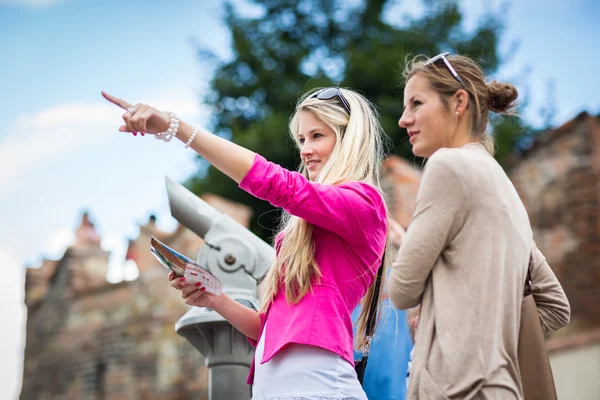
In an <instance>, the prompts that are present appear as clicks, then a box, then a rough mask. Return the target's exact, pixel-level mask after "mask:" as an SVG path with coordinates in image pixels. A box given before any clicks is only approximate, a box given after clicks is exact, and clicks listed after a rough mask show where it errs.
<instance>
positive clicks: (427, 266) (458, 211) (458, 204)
mask: <svg viewBox="0 0 600 400" xmlns="http://www.w3.org/2000/svg"><path fill="white" fill-rule="evenodd" d="M438 153H439V155H438ZM444 153H445V152H444V150H438V152H436V153H435V154H434V155H433V156H432V157H431V158H430V159H429V161H428V162H427V166H426V167H425V172H424V174H423V178H422V180H421V185H420V187H419V193H418V195H417V203H416V207H415V212H414V215H413V219H412V221H411V223H410V225H409V227H408V230H407V232H406V234H405V236H404V238H403V239H402V245H401V246H400V249H399V250H398V253H397V255H396V259H395V260H394V262H393V263H392V267H391V272H390V275H389V278H388V279H389V281H388V285H387V291H388V296H389V299H390V301H391V302H392V304H393V305H394V306H395V307H396V308H400V309H407V308H411V307H414V306H416V305H417V304H419V303H420V302H421V297H422V295H423V291H424V290H425V284H426V281H427V279H428V277H429V275H430V273H431V270H432V269H433V266H434V264H435V261H436V260H437V259H438V257H440V255H441V254H442V252H443V250H444V249H445V248H446V246H447V245H448V243H449V242H450V240H451V239H452V238H453V237H454V236H455V235H456V233H457V232H458V231H459V229H460V227H461V225H462V223H463V221H464V219H465V214H466V211H465V210H467V209H468V204H467V202H468V198H469V196H468V193H467V192H466V189H465V188H464V187H463V183H462V180H461V179H459V176H458V175H457V173H456V171H455V170H454V168H456V167H455V163H454V162H452V160H451V159H448V155H449V154H444Z"/></svg>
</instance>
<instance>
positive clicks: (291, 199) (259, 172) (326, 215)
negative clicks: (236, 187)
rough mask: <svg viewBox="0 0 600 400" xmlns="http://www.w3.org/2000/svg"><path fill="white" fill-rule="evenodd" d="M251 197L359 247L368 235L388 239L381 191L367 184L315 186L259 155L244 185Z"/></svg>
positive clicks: (242, 185)
mask: <svg viewBox="0 0 600 400" xmlns="http://www.w3.org/2000/svg"><path fill="white" fill-rule="evenodd" d="M240 187H241V188H242V189H244V190H245V191H247V192H248V193H250V194H252V195H254V196H255V197H258V198H259V199H262V200H266V201H268V202H269V203H271V204H272V205H273V206H275V207H281V208H283V209H284V210H285V211H287V212H289V213H290V214H292V215H294V216H296V217H299V218H302V219H304V220H305V221H307V222H309V223H311V224H313V225H315V226H318V227H320V228H323V229H326V230H328V231H331V232H333V233H335V234H337V235H338V236H340V237H342V238H344V239H345V240H348V241H349V242H351V243H352V242H354V243H356V242H357V241H359V240H361V241H362V240H364V239H365V234H366V233H368V232H371V233H377V234H378V235H379V236H381V237H385V234H386V226H387V215H386V209H385V204H384V201H383V197H382V195H381V193H380V192H379V190H377V188H375V187H374V186H372V185H369V184H367V183H364V182H348V183H344V184H340V185H324V184H319V183H315V182H311V181H309V180H308V179H306V178H305V177H304V176H303V175H302V174H300V173H298V172H292V171H289V170H287V169H285V168H283V167H281V166H279V165H277V164H274V163H271V162H268V161H267V160H265V159H264V158H263V157H262V156H260V155H258V154H257V155H256V157H255V159H254V163H253V164H252V167H251V168H250V171H249V172H248V174H246V176H245V177H244V179H242V181H241V182H240Z"/></svg>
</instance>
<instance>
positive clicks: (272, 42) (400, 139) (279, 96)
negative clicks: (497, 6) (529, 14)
mask: <svg viewBox="0 0 600 400" xmlns="http://www.w3.org/2000/svg"><path fill="white" fill-rule="evenodd" d="M251 3H253V4H254V5H256V6H257V7H259V8H261V9H262V12H261V15H259V16H257V17H256V16H255V17H243V16H240V15H237V14H236V11H235V9H234V7H233V6H231V5H227V6H226V17H225V22H226V24H227V26H228V27H229V28H230V31H231V34H232V49H233V52H234V57H233V58H232V59H231V60H228V61H219V62H218V65H217V66H216V71H215V73H214V76H213V78H212V80H211V85H210V86H211V90H210V92H209V94H208V95H207V96H206V98H205V99H204V101H205V102H206V103H207V104H208V105H210V106H211V107H212V108H213V110H214V120H213V121H212V122H213V128H214V131H215V132H216V133H217V134H219V135H222V136H224V137H227V138H230V139H231V140H233V141H234V142H236V143H238V144H240V145H242V146H245V147H247V148H249V149H251V150H254V151H257V152H259V153H260V154H262V155H263V156H265V157H266V158H267V159H268V160H270V161H273V162H275V163H278V164H280V165H282V166H284V167H286V168H288V169H295V168H296V167H297V165H298V162H299V155H298V152H297V150H296V149H295V145H294V143H293V141H292V140H291V138H289V135H288V126H287V124H288V121H289V117H290V115H291V113H292V111H293V108H294V105H295V102H296V100H297V99H298V96H299V95H300V94H301V93H303V92H305V91H307V90H308V89H310V88H313V87H322V86H332V85H339V86H341V87H350V88H352V89H355V90H358V91H360V92H362V93H363V94H364V95H365V96H366V97H367V98H369V99H370V100H371V101H372V102H374V104H376V105H377V107H378V109H379V111H380V114H381V119H382V124H383V128H384V130H385V132H386V133H387V135H388V136H389V137H390V138H391V143H393V146H394V148H393V149H390V152H391V153H395V154H397V155H399V156H402V157H406V158H409V159H413V158H414V156H413V155H412V153H411V149H410V144H409V142H408V140H407V136H406V132H405V131H404V130H401V129H400V128H399V127H398V124H397V123H398V119H399V117H400V115H401V114H402V105H403V87H402V83H403V79H402V70H403V67H404V63H405V62H406V61H407V60H408V59H410V58H412V57H414V56H415V55H418V54H427V55H435V54H438V53H440V52H442V51H452V52H455V53H460V54H464V55H468V56H470V57H472V58H474V59H476V60H478V61H479V62H480V64H481V65H482V67H483V68H484V70H485V72H486V73H492V72H494V71H495V70H496V69H497V68H498V66H499V63H500V56H499V51H498V41H499V37H500V35H501V33H502V20H501V18H500V17H498V16H494V15H490V16H487V17H485V18H483V19H482V20H481V21H479V23H478V25H477V27H476V28H475V29H474V30H472V31H469V32H467V31H465V29H464V28H463V25H462V19H463V16H462V14H461V12H460V10H459V8H458V5H457V4H456V3H455V2H452V1H450V2H449V1H445V2H439V3H438V2H431V1H425V7H426V12H425V13H424V16H423V17H419V18H413V19H410V20H408V21H407V22H404V23H402V24H398V23H390V22H389V19H392V20H393V19H395V18H396V17H400V15H398V16H396V15H394V14H395V13H394V11H393V8H394V7H393V6H394V3H395V2H389V1H386V0H364V1H363V2H362V3H361V4H358V5H353V6H349V5H347V4H348V2H344V1H335V0H320V1H319V0H262V1H258V0H255V1H252V2H251ZM440 3H441V4H442V5H439V4H440ZM384 17H385V18H384ZM201 55H202V57H203V58H205V57H206V52H205V51H202V52H201ZM210 59H214V57H212V58H210ZM494 126H495V129H496V130H497V132H499V134H500V136H498V137H497V140H498V142H499V144H500V151H499V153H498V155H499V157H504V156H505V155H506V154H507V152H509V151H510V149H512V148H513V146H514V145H515V143H517V142H518V140H519V135H520V134H521V132H524V128H523V127H522V121H521V120H520V119H518V118H504V119H502V120H499V121H496V123H495V124H494ZM415 165H420V162H419V161H417V162H415ZM199 171H200V172H199V174H197V176H195V177H194V178H192V179H190V181H189V182H187V184H188V187H190V188H191V190H193V191H194V192H196V193H202V192H212V193H215V194H218V195H221V196H224V197H226V198H230V199H232V200H235V201H238V202H241V203H244V204H247V205H249V206H250V207H251V208H252V209H253V210H254V213H255V216H254V220H253V222H252V226H251V229H252V230H253V231H254V232H255V233H257V234H258V235H259V236H261V237H263V238H265V239H268V238H270V237H271V236H272V233H273V232H272V230H273V228H274V227H275V224H276V221H277V213H276V212H271V211H274V210H273V209H272V207H271V206H270V205H269V204H267V203H266V202H263V201H260V200H257V199H255V198H253V197H252V196H250V195H248V194H246V193H245V192H243V191H241V190H240V189H239V188H238V187H237V185H236V184H235V182H233V181H231V180H230V179H228V178H226V177H225V176H224V175H223V174H221V173H220V172H219V171H218V170H216V169H215V168H212V167H210V166H206V165H201V167H200V170H199ZM265 213H267V214H265Z"/></svg>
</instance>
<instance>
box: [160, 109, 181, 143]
mask: <svg viewBox="0 0 600 400" xmlns="http://www.w3.org/2000/svg"><path fill="white" fill-rule="evenodd" d="M165 114H167V115H168V116H169V129H167V130H166V132H160V133H157V134H156V135H154V137H155V138H157V139H158V140H162V141H163V142H165V143H168V142H170V141H171V139H173V138H174V137H175V135H176V134H177V130H178V129H179V117H178V116H177V114H175V113H174V112H171V111H165Z"/></svg>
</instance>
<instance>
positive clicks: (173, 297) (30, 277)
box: [21, 196, 251, 400]
mask: <svg viewBox="0 0 600 400" xmlns="http://www.w3.org/2000/svg"><path fill="white" fill-rule="evenodd" d="M203 199H204V200H205V201H206V202H207V203H209V204H211V205H212V206H213V207H215V208H216V209H218V210H220V211H221V212H226V213H228V214H229V215H230V216H231V217H233V218H234V219H236V220H237V221H238V222H239V223H241V224H243V225H244V226H248V224H249V220H250V216H251V210H250V209H248V208H247V207H245V206H242V205H239V204H235V203H232V202H229V201H226V200H224V199H221V198H218V197H216V196H203ZM151 236H155V237H156V238H157V239H159V240H161V241H162V242H164V243H166V244H167V245H169V246H171V247H173V248H175V249H177V250H178V251H180V252H182V253H183V254H186V255H188V256H190V257H192V258H194V257H195V255H196V254H197V252H198V249H199V248H200V246H201V245H202V243H203V242H202V240H201V239H200V238H199V237H197V236H196V235H195V234H193V233H192V232H191V231H189V230H187V229H186V228H184V227H182V226H179V227H178V228H177V229H176V230H175V231H174V232H172V233H166V232H161V231H159V230H158V229H157V228H156V225H155V219H154V218H152V217H151V218H150V220H149V221H148V223H147V224H145V225H143V226H141V227H140V235H139V237H138V238H137V239H135V240H133V241H131V242H130V245H129V249H128V252H127V258H128V260H129V262H132V261H134V262H136V264H137V266H138V269H139V277H138V278H137V279H136V280H134V281H123V282H119V283H109V282H108V281H107V280H106V275H107V272H108V256H109V254H108V253H107V252H106V251H104V250H103V249H102V248H101V247H100V237H99V236H98V234H97V233H96V231H95V229H94V227H93V224H92V223H91V222H90V221H89V219H88V217H87V215H85V214H84V216H83V220H82V223H81V226H80V227H79V228H78V229H77V234H76V237H77V239H76V242H75V243H74V244H73V245H72V246H70V247H69V248H68V249H67V250H66V252H65V254H64V256H63V257H62V258H61V259H60V260H57V261H50V260H47V261H44V262H43V265H42V266H41V268H37V269H28V270H27V274H26V280H25V302H26V305H27V310H28V318H27V328H26V335H27V338H26V346H25V358H24V372H23V388H22V391H21V399H24V400H25V399H165V400H166V399H205V398H208V397H207V382H208V375H207V369H206V367H205V366H204V359H203V357H202V356H201V354H200V353H198V352H197V351H196V349H195V348H194V347H193V346H192V345H191V344H190V343H189V342H188V341H187V340H186V339H184V338H182V337H180V336H179V335H177V333H176V332H175V329H174V325H175V322H176V321H177V320H178V319H179V318H180V317H181V316H182V315H183V314H184V313H185V312H186V311H187V310H188V307H189V306H187V305H186V304H185V303H184V302H183V301H182V300H181V298H180V293H179V292H177V291H175V290H173V289H172V288H171V287H170V285H169V284H168V281H167V274H168V271H167V270H166V269H165V268H164V267H162V266H161V265H160V264H159V263H158V262H157V261H156V260H155V259H154V256H153V255H152V254H151V253H150V251H149V248H148V246H149V241H150V237H151Z"/></svg>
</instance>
